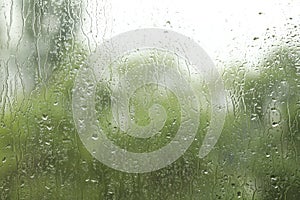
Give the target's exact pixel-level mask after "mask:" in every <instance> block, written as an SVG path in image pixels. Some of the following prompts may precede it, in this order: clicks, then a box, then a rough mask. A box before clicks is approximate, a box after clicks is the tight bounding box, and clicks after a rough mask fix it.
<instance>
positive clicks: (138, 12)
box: [83, 0, 300, 61]
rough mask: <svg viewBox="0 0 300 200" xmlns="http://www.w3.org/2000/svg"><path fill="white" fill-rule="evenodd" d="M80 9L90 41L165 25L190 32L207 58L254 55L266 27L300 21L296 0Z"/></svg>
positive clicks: (110, 4) (114, 1)
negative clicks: (83, 14) (85, 18)
mask: <svg viewBox="0 0 300 200" xmlns="http://www.w3.org/2000/svg"><path fill="white" fill-rule="evenodd" d="M86 11H87V12H86V13H85V14H87V13H89V14H90V16H93V19H90V20H87V23H86V24H85V25H84V27H83V29H86V30H88V29H90V30H92V31H91V33H86V35H88V37H90V39H91V38H93V39H91V41H90V42H91V46H93V45H92V44H93V43H94V44H95V43H100V42H101V36H103V37H104V38H105V39H108V38H110V37H112V36H113V35H116V34H118V33H121V32H125V31H129V30H133V29H138V28H145V27H158V28H168V29H171V30H174V31H177V32H180V33H182V34H185V35H187V36H190V37H192V38H193V39H194V40H196V41H197V42H198V43H199V44H200V45H201V46H202V47H203V48H204V49H205V50H206V51H207V53H208V54H209V55H210V56H211V57H212V59H213V60H217V59H218V60H219V59H220V60H224V61H226V60H235V59H237V60H238V59H241V58H246V59H247V60H251V59H253V58H255V57H257V56H259V54H260V53H261V52H260V51H258V49H259V47H260V46H265V47H266V46H267V45H269V43H270V42H273V41H271V40H267V41H266V40H264V39H265V38H266V32H267V28H269V29H270V30H269V33H270V32H271V33H272V32H274V33H275V34H276V36H281V35H284V33H285V32H287V27H286V26H285V25H286V24H287V22H288V21H290V22H291V23H293V24H297V23H298V24H299V25H300V0H285V1H282V0H249V1H245V0H226V1H225V0H209V1H204V0H104V1H102V2H101V3H100V2H99V1H97V0H89V1H87V9H86ZM260 12H261V14H259V13H260ZM290 17H292V18H293V19H292V20H290V19H289V18H290ZM87 19H89V17H88V15H87ZM168 21H169V22H170V23H167V22H168ZM99 33H103V34H102V35H101V34H99ZM96 35H98V36H97V37H96ZM99 35H101V36H100V38H99ZM254 37H258V38H259V39H257V40H255V41H254V40H253V38H254ZM299 37H300V36H299Z"/></svg>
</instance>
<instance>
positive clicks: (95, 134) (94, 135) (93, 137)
mask: <svg viewBox="0 0 300 200" xmlns="http://www.w3.org/2000/svg"><path fill="white" fill-rule="evenodd" d="M92 139H93V140H95V141H96V140H98V139H99V136H98V134H97V133H94V134H93V135H92Z"/></svg>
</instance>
